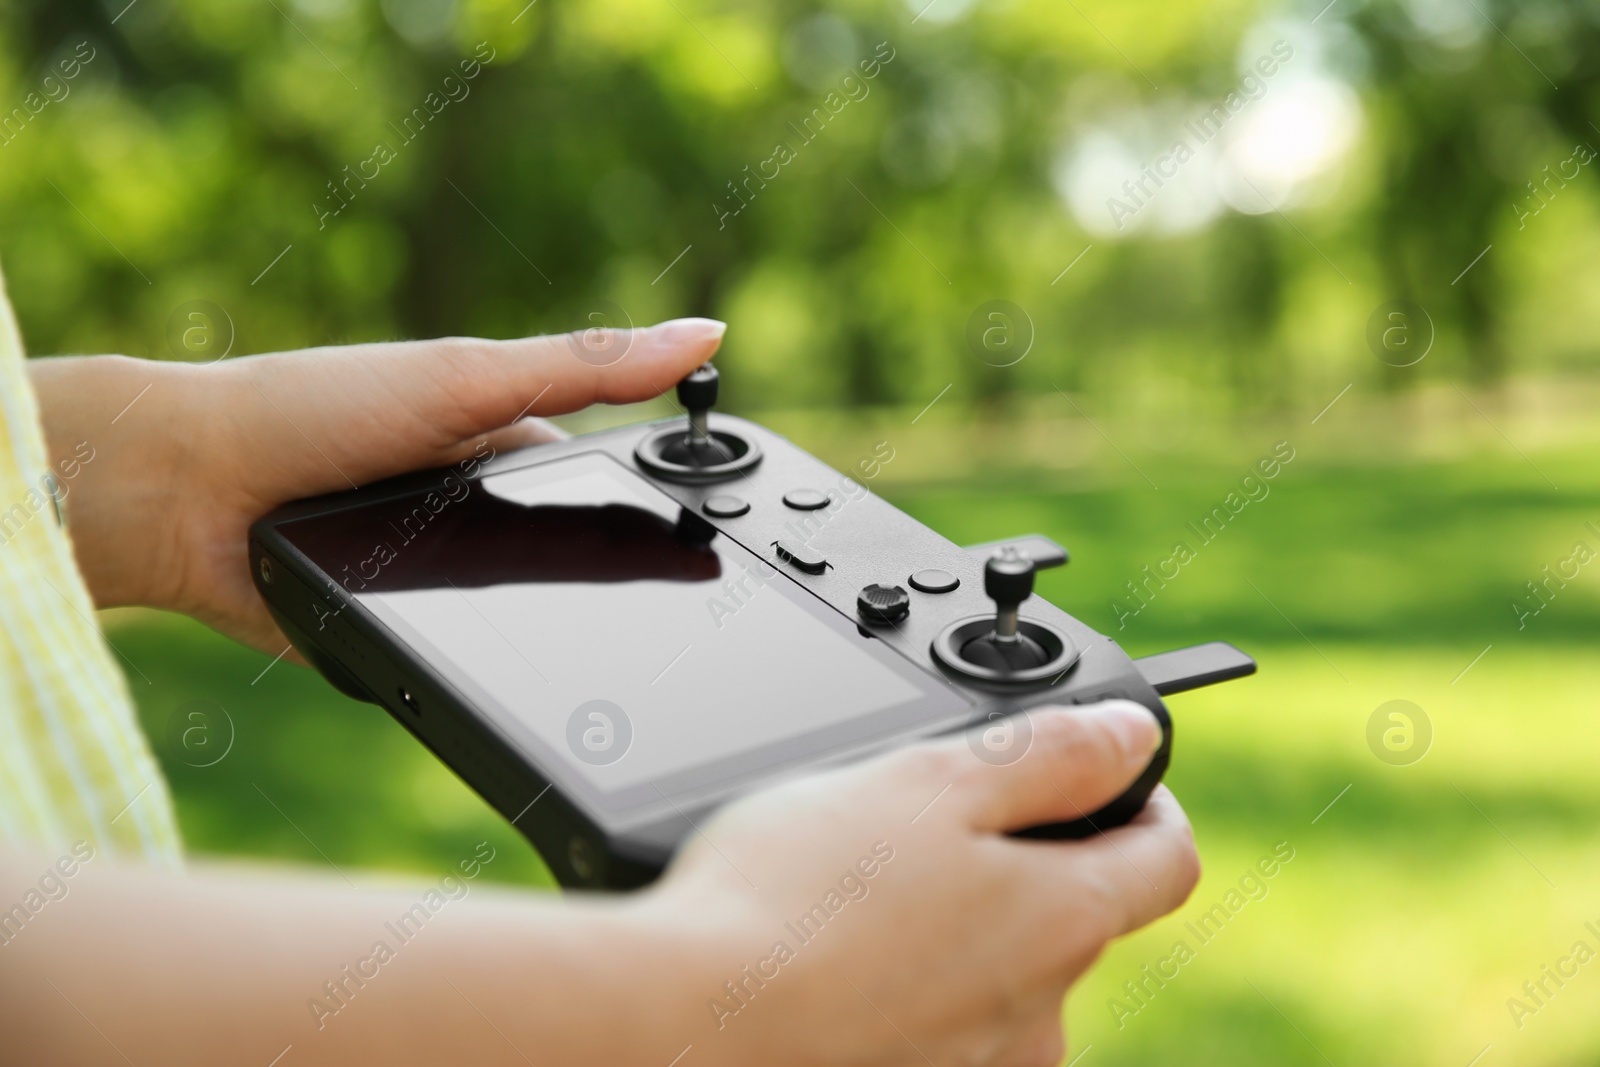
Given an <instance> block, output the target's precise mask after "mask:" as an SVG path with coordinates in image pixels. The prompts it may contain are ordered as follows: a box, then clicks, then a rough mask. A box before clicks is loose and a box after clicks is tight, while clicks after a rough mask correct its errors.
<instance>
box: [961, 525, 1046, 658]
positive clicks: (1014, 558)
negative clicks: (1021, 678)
mask: <svg viewBox="0 0 1600 1067" xmlns="http://www.w3.org/2000/svg"><path fill="white" fill-rule="evenodd" d="M1033 571H1034V567H1033V560H1031V559H1029V558H1028V557H1027V556H1025V555H1023V554H1022V553H1021V552H1018V551H1017V550H1016V549H1015V548H1014V547H1012V546H1010V545H1007V546H1006V547H1005V548H1002V549H1001V550H1000V551H999V552H996V553H995V554H994V555H993V556H992V557H991V558H990V559H989V561H988V562H987V563H985V564H984V566H983V591H984V592H985V593H987V594H989V597H990V599H992V600H993V601H994V607H995V612H994V629H993V630H991V631H990V632H989V633H986V634H979V635H978V636H976V637H974V638H972V639H971V640H969V641H967V642H966V643H965V644H964V645H962V646H961V658H962V659H964V660H966V661H967V662H968V663H971V664H973V665H975V666H978V667H983V668H986V669H988V670H992V671H998V672H1001V673H1003V674H1010V673H1012V672H1015V671H1026V670H1032V669H1033V668H1036V667H1042V666H1044V665H1045V664H1046V663H1048V662H1050V660H1051V659H1053V658H1054V656H1052V654H1051V653H1050V652H1048V651H1046V650H1045V648H1044V646H1043V645H1041V644H1040V643H1039V642H1038V641H1037V640H1035V639H1034V638H1033V637H1032V636H1030V635H1029V634H1027V633H1024V632H1023V631H1022V628H1021V627H1020V626H1019V625H1018V619H1017V612H1018V610H1019V609H1020V608H1021V607H1022V602H1023V601H1024V600H1027V599H1028V598H1029V597H1030V596H1032V595H1033Z"/></svg>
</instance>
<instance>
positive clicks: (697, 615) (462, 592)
mask: <svg viewBox="0 0 1600 1067" xmlns="http://www.w3.org/2000/svg"><path fill="white" fill-rule="evenodd" d="M460 484H461V485H462V486H463V487H468V486H470V489H469V491H467V492H464V493H457V494H449V495H445V494H439V495H438V498H437V499H435V500H433V501H431V502H430V501H427V500H426V499H424V498H421V497H411V498H406V499H403V500H398V501H392V502H388V503H384V504H378V505H369V506H366V507H363V508H360V509H354V511H349V512H340V513H335V514H334V515H330V516H324V517H320V518H317V519H309V520H304V521H302V522H298V523H293V524H290V525H289V526H286V527H285V528H284V532H285V533H286V534H288V535H289V536H290V538H291V540H293V541H294V542H295V543H296V545H297V546H298V547H300V548H301V549H302V550H303V551H305V552H306V554H307V555H308V556H310V557H311V558H312V559H313V560H314V561H316V562H317V563H318V565H319V566H321V567H322V568H323V569H324V570H325V571H327V572H328V573H329V574H330V575H332V576H334V577H335V578H336V580H339V581H341V582H342V583H343V584H345V585H346V587H347V588H349V589H350V590H351V591H352V592H354V593H355V594H356V596H357V599H358V600H359V601H360V602H361V603H362V604H364V605H365V606H366V607H368V608H369V609H370V610H371V611H372V612H373V613H374V614H375V615H376V616H377V617H378V618H379V619H380V620H381V621H382V622H383V623H384V624H385V625H387V626H389V627H390V628H391V629H392V630H393V631H394V632H395V634H396V635H397V636H398V637H399V638H401V639H402V640H403V641H404V642H406V643H408V644H409V645H411V646H412V647H413V648H414V649H417V650H418V651H419V652H420V653H421V654H422V655H423V657H424V658H425V659H427V660H428V661H429V662H430V663H433V664H434V665H435V666H436V667H440V668H441V672H442V673H444V674H446V675H447V676H448V677H449V678H450V679H451V681H452V683H453V684H455V685H456V686H457V687H458V688H460V689H461V690H462V691H463V692H465V693H467V694H468V695H469V697H470V698H471V699H472V700H473V701H474V702H475V703H477V704H478V705H479V706H480V707H481V708H483V709H484V710H485V711H493V712H496V714H495V715H494V717H495V718H496V719H497V721H499V722H501V723H502V725H503V726H505V727H506V728H507V730H508V732H511V733H512V734H513V735H521V736H527V735H531V736H532V737H533V738H535V739H536V740H537V742H538V743H539V744H540V745H542V746H543V747H545V748H546V749H550V750H554V751H555V752H556V753H558V754H559V755H561V756H563V757H571V758H566V759H564V760H563V761H562V762H564V763H566V764H568V765H571V766H576V767H577V768H578V769H579V770H580V772H581V774H582V775H583V776H584V777H585V778H586V779H587V780H588V781H589V783H590V784H591V785H592V786H594V787H597V788H599V789H601V790H603V791H606V792H611V791H615V790H622V789H628V788H630V787H634V786H641V785H649V784H650V783H652V782H657V781H660V780H662V779H664V778H667V777H670V776H672V775H674V774H677V773H679V772H681V771H684V770H687V769H690V768H694V767H698V766H702V765H704V764H706V763H708V762H711V761H715V760H717V759H721V758H723V757H727V756H734V755H737V754H740V753H744V752H748V751H751V750H754V749H758V748H761V747H763V746H769V745H772V744H774V743H778V742H784V741H786V740H788V739H791V738H797V737H799V736H801V735H805V734H808V733H810V732H812V731H817V730H821V729H824V728H826V727H828V726H831V725H834V724H837V723H842V722H847V721H849V720H852V719H856V718H858V717H860V716H862V715H864V714H867V713H870V712H874V711H880V710H884V709H890V708H896V707H899V706H901V705H905V704H908V703H910V702H914V701H917V700H919V699H922V698H923V697H924V696H925V694H926V690H925V688H923V687H922V686H919V685H917V684H915V683H914V682H913V681H912V680H911V676H910V674H909V673H908V672H907V671H905V670H895V669H890V668H889V667H888V666H887V665H886V663H885V661H884V660H883V659H880V658H879V657H880V656H883V655H887V656H892V655H893V654H892V653H883V652H879V653H874V652H871V651H869V650H868V649H867V648H866V647H864V646H865V642H864V641H862V640H861V639H859V638H858V637H856V636H855V635H854V634H853V633H852V632H850V631H849V630H848V629H841V628H840V627H839V626H838V625H829V624H825V623H824V621H823V618H822V617H821V615H820V614H819V612H822V611H827V610H828V609H825V608H819V607H817V606H815V605H807V604H806V603H805V598H807V597H809V594H806V593H804V592H801V591H797V590H796V589H795V588H793V587H792V586H791V587H788V588H785V587H784V583H787V582H788V579H787V578H785V577H783V576H782V575H778V574H776V573H775V572H773V571H772V570H771V569H770V568H768V566H767V565H766V564H765V563H764V562H763V561H762V560H760V559H759V558H758V557H756V556H753V555H752V554H750V553H749V552H747V551H745V550H744V549H743V548H742V547H741V546H739V545H737V544H734V543H732V542H730V541H729V540H728V539H727V538H726V537H724V536H719V535H718V534H717V532H716V531H715V530H714V529H713V528H712V527H711V526H710V525H709V524H707V523H706V522H704V521H703V520H702V519H700V518H699V517H698V516H696V515H694V514H692V513H690V512H688V511H685V510H684V509H682V508H680V507H679V506H678V505H677V503H676V502H674V501H672V500H671V499H670V498H668V497H667V496H666V495H665V494H663V493H661V492H660V491H658V490H657V489H655V488H654V487H653V486H651V485H649V484H648V483H647V482H644V481H643V480H642V479H640V478H639V477H637V476H636V475H634V474H633V473H632V472H630V471H627V470H626V469H625V468H623V467H621V466H620V465H618V464H617V463H616V462H615V461H613V460H611V459H610V458H609V457H606V456H603V455H599V454H587V455H580V456H576V457H572V458H569V459H564V460H559V461H556V462H552V463H547V464H544V465H541V466H536V467H530V468H524V469H522V470H516V471H511V472H508V473H504V474H497V475H491V476H489V477H487V478H484V479H483V480H482V481H481V482H477V483H465V482H463V483H460ZM356 531H361V534H365V536H361V534H358V533H356ZM368 542H371V543H370V544H369V543H368ZM345 575H349V576H351V578H352V579H353V580H350V581H347V580H346V579H345V577H344V576H345Z"/></svg>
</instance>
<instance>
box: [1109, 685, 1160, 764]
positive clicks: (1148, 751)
mask: <svg viewBox="0 0 1600 1067" xmlns="http://www.w3.org/2000/svg"><path fill="white" fill-rule="evenodd" d="M1099 714H1100V716H1101V720H1102V721H1103V722H1104V723H1105V724H1106V727H1107V728H1108V729H1109V730H1110V731H1111V733H1112V735H1113V736H1115V737H1116V739H1117V744H1118V745H1119V746H1120V747H1121V748H1122V756H1123V759H1125V760H1126V761H1127V762H1129V763H1132V764H1138V765H1139V766H1143V765H1144V764H1145V763H1148V762H1149V760H1150V757H1151V756H1153V755H1155V753H1156V750H1157V749H1159V748H1160V747H1161V724H1160V723H1158V722H1157V721H1156V717H1155V714H1154V713H1153V712H1151V711H1150V709H1149V708H1146V707H1145V706H1144V705H1142V704H1135V703H1134V702H1133V701H1131V700H1111V701H1107V702H1106V703H1104V704H1102V705H1101V706H1100V708H1099Z"/></svg>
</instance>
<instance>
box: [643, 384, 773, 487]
mask: <svg viewBox="0 0 1600 1067" xmlns="http://www.w3.org/2000/svg"><path fill="white" fill-rule="evenodd" d="M718 380H719V375H718V374H717V368H715V367H713V366H712V365H711V364H709V363H702V364H701V365H700V366H698V367H696V368H695V369H694V370H692V371H690V372H689V373H688V375H686V376H685V377H684V378H683V380H682V381H680V382H679V383H678V403H679V405H681V406H682V407H683V408H684V410H686V411H687V412H688V413H689V426H688V432H687V433H685V432H684V430H683V424H682V423H678V424H677V425H675V426H669V427H667V428H666V429H663V430H658V431H656V432H655V433H653V434H651V435H650V436H649V437H646V438H645V439H644V440H643V441H640V442H639V447H638V448H637V449H636V450H635V452H634V456H635V458H637V459H638V461H639V465H640V466H642V467H643V468H644V469H645V470H647V471H649V472H650V473H651V474H654V475H655V476H656V477H658V478H665V479H668V480H669V481H677V482H715V481H720V480H722V479H724V478H729V477H732V476H733V475H735V474H738V473H740V472H742V471H745V470H748V469H749V468H750V467H753V466H755V464H756V463H757V462H759V461H760V459H761V451H760V449H759V448H757V447H756V445H755V442H753V441H751V440H749V439H747V438H746V437H744V436H743V435H741V434H738V433H735V432H733V431H731V430H713V429H712V428H711V409H712V408H713V407H715V406H716V403H717V384H718Z"/></svg>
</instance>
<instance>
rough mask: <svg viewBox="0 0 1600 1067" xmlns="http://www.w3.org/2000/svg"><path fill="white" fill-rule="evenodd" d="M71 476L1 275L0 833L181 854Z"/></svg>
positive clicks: (21, 839) (135, 853)
mask: <svg viewBox="0 0 1600 1067" xmlns="http://www.w3.org/2000/svg"><path fill="white" fill-rule="evenodd" d="M95 447H96V443H95V442H94V441H85V442H84V443H83V445H82V446H81V449H80V452H81V454H82V455H88V456H92V455H93V451H94V449H95ZM66 462H69V463H70V462H82V460H81V458H79V459H76V460H72V461H66ZM89 462H93V460H92V458H91V459H90V460H89ZM68 469H69V470H70V467H69V468H68ZM67 473H68V471H67V470H56V469H55V468H53V467H52V466H51V464H50V462H49V459H48V457H47V453H46V451H45V446H44V438H43V433H42V432H41V430H40V426H39V412H38V406H37V403H36V401H35V399H34V396H33V391H32V388H31V387H30V385H29V382H28V374H27V369H26V367H25V365H24V361H23V353H22V342H21V339H20V337H19V335H18V332H17V326H16V319H15V317H14V316H13V314H12V311H11V305H10V303H9V302H8V301H7V300H6V297H5V291H4V279H3V278H0V841H4V842H6V843H8V844H12V845H21V846H26V847H32V848H44V849H48V850H53V851H65V850H67V849H68V848H69V847H70V846H71V845H72V843H74V842H76V841H78V840H87V841H89V842H90V843H91V844H92V845H94V847H95V848H96V850H98V851H102V852H106V853H108V854H111V855H121V856H125V857H131V858H141V859H144V860H146V861H150V862H153V863H158V864H163V865H176V864H178V863H179V862H181V857H182V847H181V843H180V840H179V836H178V829H177V823H176V821H175V819H174V817H173V812H172V801H171V798H170V797H169V795H168V792H167V786H166V782H165V781H164V780H163V778H162V776H161V770H160V768H159V767H158V766H157V765H156V761H155V759H154V757H153V756H152V755H151V752H150V747H149V745H148V743H147V742H146V740H145V737H144V734H143V733H142V732H141V731H140V729H139V723H138V719H137V717H136V716H135V714H134V710H133V702H132V700H131V699H130V697H129V694H128V690H127V684H126V682H125V680H124V678H123V675H122V672H121V671H120V670H118V668H117V665H116V663H115V661H114V660H113V658H112V653H111V651H110V649H109V648H108V647H107V646H106V643H105V640H104V638H103V637H102V635H101V633H100V629H99V626H98V625H97V623H96V622H95V616H94V605H93V603H92V602H91V601H90V598H89V591H88V589H87V588H86V587H85V585H84V583H83V578H82V576H81V575H79V573H78V569H77V566H76V564H75V563H74V561H73V555H72V543H71V541H70V539H69V535H68V532H67V530H66V528H65V526H64V524H63V523H62V522H61V519H60V509H59V508H58V506H57V498H58V497H60V496H62V495H63V492H64V491H65V492H70V491H71V490H70V479H67V478H65V477H64V475H66V474H67Z"/></svg>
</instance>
